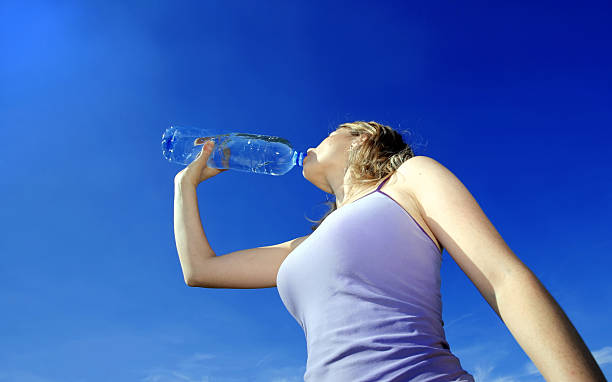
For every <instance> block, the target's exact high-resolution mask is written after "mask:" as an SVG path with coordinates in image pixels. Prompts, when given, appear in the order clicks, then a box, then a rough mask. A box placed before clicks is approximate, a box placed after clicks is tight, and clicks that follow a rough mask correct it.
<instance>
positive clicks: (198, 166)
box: [174, 140, 229, 186]
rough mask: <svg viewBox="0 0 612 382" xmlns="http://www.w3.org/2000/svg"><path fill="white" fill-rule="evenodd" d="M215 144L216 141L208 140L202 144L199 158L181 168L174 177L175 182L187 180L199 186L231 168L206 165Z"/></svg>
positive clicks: (188, 182)
mask: <svg viewBox="0 0 612 382" xmlns="http://www.w3.org/2000/svg"><path fill="white" fill-rule="evenodd" d="M214 145H215V142H214V141H210V140H209V141H206V142H205V143H204V144H203V145H202V151H200V154H199V155H198V156H197V158H196V159H194V160H193V162H191V163H189V165H187V167H185V168H184V169H183V170H181V171H180V172H179V173H178V174H176V176H175V177H174V183H177V182H183V183H185V182H186V183H187V184H190V185H193V186H197V185H198V184H200V183H202V182H203V181H205V180H206V179H208V178H212V177H213V176H215V175H217V174H219V173H221V172H223V171H227V170H229V169H227V168H225V169H217V168H212V167H208V166H207V165H206V162H207V161H208V157H209V156H210V153H211V152H212V149H213V146H214Z"/></svg>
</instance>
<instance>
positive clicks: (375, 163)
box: [306, 121, 414, 232]
mask: <svg viewBox="0 0 612 382" xmlns="http://www.w3.org/2000/svg"><path fill="white" fill-rule="evenodd" d="M338 129H348V131H349V133H350V134H351V135H354V136H362V135H364V136H366V139H365V140H364V141H363V143H361V144H360V145H357V146H352V147H351V149H349V157H348V165H347V167H346V168H345V170H344V173H345V174H346V172H347V171H349V173H350V174H351V179H352V181H351V182H350V184H351V185H354V184H361V185H371V184H376V183H378V182H379V181H380V180H381V179H383V178H385V177H386V176H387V175H389V174H392V173H393V172H394V171H395V170H397V169H398V168H399V167H400V166H401V165H402V163H404V162H405V161H406V160H408V159H410V158H412V157H414V153H413V151H412V147H411V146H410V145H409V144H407V143H406V142H404V138H403V137H402V135H401V134H400V133H399V132H397V131H396V130H394V129H392V128H391V127H389V126H385V125H382V124H380V123H377V122H374V121H370V122H364V121H355V122H350V123H343V124H341V125H339V126H338V128H337V129H336V130H338ZM346 197H347V198H348V195H347V196H346ZM324 204H326V205H328V206H329V207H330V208H329V210H328V211H327V212H326V213H325V215H324V216H323V217H322V218H321V219H319V220H310V219H308V218H306V220H308V221H310V222H312V223H315V225H313V226H312V231H313V232H314V231H315V230H316V229H317V228H318V227H319V226H320V225H321V223H323V220H325V218H326V217H328V216H329V215H330V214H331V213H332V212H334V211H335V210H336V209H337V204H336V202H335V201H326V202H324Z"/></svg>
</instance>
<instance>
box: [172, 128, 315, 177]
mask: <svg viewBox="0 0 612 382" xmlns="http://www.w3.org/2000/svg"><path fill="white" fill-rule="evenodd" d="M209 139H210V140H213V141H214V142H215V146H214V147H213V151H212V152H211V153H210V156H209V158H208V162H206V164H207V165H208V166H209V167H213V168H218V169H231V170H238V171H244V172H254V173H257V174H267V175H284V174H286V173H287V172H289V170H291V169H292V168H293V167H294V166H295V165H299V166H302V163H303V160H304V157H305V153H304V152H303V151H300V152H298V151H296V150H294V149H293V148H292V147H291V143H289V141H287V140H286V139H284V138H279V137H274V136H270V135H257V134H245V133H228V134H214V133H212V131H211V130H208V129H199V128H192V127H181V126H170V127H169V128H168V129H166V131H165V132H164V134H163V135H162V152H163V154H164V157H165V158H166V159H167V160H169V161H170V162H173V163H179V164H183V165H188V164H189V163H191V162H193V160H194V159H195V158H196V157H197V156H198V155H199V154H200V152H201V151H202V146H201V145H202V144H204V142H206V141H207V140H209Z"/></svg>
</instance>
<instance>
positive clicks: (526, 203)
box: [0, 0, 612, 382]
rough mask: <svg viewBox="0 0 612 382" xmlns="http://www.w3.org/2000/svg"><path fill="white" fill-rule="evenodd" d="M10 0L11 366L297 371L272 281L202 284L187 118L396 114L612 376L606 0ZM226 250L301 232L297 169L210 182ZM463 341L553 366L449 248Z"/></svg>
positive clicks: (123, 377)
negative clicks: (166, 142)
mask: <svg viewBox="0 0 612 382" xmlns="http://www.w3.org/2000/svg"><path fill="white" fill-rule="evenodd" d="M491 4H492V3H490V2H485V1H464V2H442V1H413V2H409V3H408V2H403V1H380V2H373V1H333V2H328V1H299V2H298V1H290V2H288V1H278V0H274V1H266V2H261V1H254V0H250V1H219V2H213V1H181V2H172V1H156V2H149V1H131V2H119V1H116V2H109V1H99V2H96V1H87V2H76V1H74V2H67V1H3V2H1V3H0V52H2V59H1V60H0V129H1V131H2V141H3V145H2V154H1V155H0V171H1V172H2V187H1V188H0V198H1V200H2V208H1V209H0V211H1V215H0V232H1V233H0V235H1V238H0V255H1V256H2V265H1V266H0V304H1V306H2V313H1V317H2V318H0V338H2V340H1V341H0V344H1V345H0V381H2V382H4V381H6V382H13V381H17V382H71V381H78V382H85V381H86V382H97V381H104V382H106V381H109V380H112V381H122V382H123V381H125V382H134V381H143V382H175V381H188V382H203V381H210V382H212V381H215V382H217V381H219V382H229V381H262V382H270V381H272V382H292V381H300V380H302V376H303V373H304V368H305V363H306V347H305V340H304V334H303V332H302V330H301V328H300V327H299V325H298V324H297V323H296V322H295V321H294V320H293V318H292V317H291V316H290V315H289V313H288V312H287V311H286V310H285V308H284V306H283V304H282V302H281V300H280V298H279V296H278V293H277V291H276V289H275V288H269V289H257V290H228V289H226V290H222V289H201V288H189V287H187V286H186V285H185V284H184V282H183V275H182V272H181V268H180V263H179V261H178V255H177V252H176V247H175V242H174V234H173V222H172V214H173V205H172V203H173V192H174V190H173V177H174V175H175V174H176V173H177V172H178V171H180V170H181V169H182V167H181V166H177V165H175V164H171V163H169V162H167V161H166V160H165V159H164V158H163V157H162V155H161V147H160V140H161V134H162V132H163V131H164V129H165V128H166V127H168V126H169V125H171V124H179V125H180V124H182V125H189V126H201V127H208V126H214V127H217V128H223V129H227V130H228V131H235V132H246V133H258V134H267V135H275V136H280V137H284V138H286V139H288V140H289V141H291V142H292V143H293V144H294V146H295V147H296V148H297V149H305V148H308V147H316V145H318V143H319V142H320V141H321V140H322V139H324V137H325V136H326V135H327V133H328V131H329V130H330V129H332V128H334V127H335V126H337V125H338V124H340V123H343V122H350V121H355V120H366V121H370V120H374V121H377V122H380V123H384V124H387V125H390V126H392V127H394V128H396V129H398V130H406V129H407V130H409V131H410V134H409V136H407V137H406V139H407V140H408V141H409V142H410V143H412V144H413V148H414V151H415V153H416V154H417V155H427V156H430V157H432V158H435V159H436V160H438V161H439V162H440V163H442V164H444V165H445V166H446V167H447V168H449V169H450V170H451V171H452V172H453V173H454V174H455V175H456V176H457V177H459V179H460V180H461V181H462V182H463V183H464V184H465V185H466V187H468V189H469V190H470V191H471V192H472V194H473V195H474V197H475V198H476V199H477V201H478V202H479V204H480V206H481V207H482V208H483V210H484V211H485V213H486V214H487V216H488V217H489V219H490V220H491V221H492V223H493V224H494V225H495V227H496V228H497V229H498V231H499V232H500V233H501V234H502V236H503V237H504V239H505V240H506V242H507V243H508V245H509V246H510V247H511V248H512V250H513V251H514V252H515V253H516V254H517V255H518V256H519V257H520V258H521V260H522V261H523V262H524V263H525V264H527V265H528V266H529V267H530V269H531V270H532V271H533V272H534V273H535V274H536V275H537V276H538V277H539V278H540V280H541V281H542V282H543V283H544V285H545V286H546V287H547V288H548V290H549V291H550V292H551V294H552V295H553V296H554V297H555V299H557V301H558V302H559V303H560V305H561V306H562V307H563V309H564V310H565V312H566V313H567V314H568V316H569V317H570V319H571V320H572V322H573V324H574V325H575V326H576V328H577V329H578V331H579V332H580V334H581V335H582V336H583V339H584V340H585V342H586V343H587V345H588V346H589V348H590V349H591V350H592V351H593V353H594V355H595V356H596V359H597V360H598V362H599V363H600V365H601V367H602V369H603V370H604V372H605V373H606V375H607V376H608V378H609V377H610V376H612V334H610V333H611V332H610V329H609V322H610V317H612V309H611V308H610V307H611V306H612V304H610V302H612V286H611V284H610V282H609V269H610V267H611V265H612V260H611V259H612V257H611V256H610V250H611V249H612V239H611V238H610V218H612V211H611V205H612V203H611V201H612V184H611V183H612V182H611V177H610V167H611V166H610V164H611V162H612V161H611V160H610V156H609V155H610V136H611V135H610V127H611V126H612V111H611V105H612V102H611V101H612V70H611V68H612V55H611V53H610V51H611V49H610V46H611V45H612V44H611V43H612V33H611V32H612V31H611V29H612V27H611V25H612V24H611V23H610V20H611V19H612V14H611V13H612V10H611V8H612V6H611V5H610V2H603V1H602V2H586V3H581V4H580V5H578V4H577V3H573V2H559V1H556V2H552V1H550V2H545V1H541V2H497V3H494V5H491ZM198 195H199V205H200V213H201V216H202V221H203V227H204V230H205V232H206V235H207V237H208V239H209V241H210V242H211V245H212V246H213V249H214V250H215V252H216V253H217V254H218V255H223V254H226V253H229V252H232V251H236V250H241V249H246V248H252V247H257V246H263V245H271V244H276V243H280V242H283V241H286V240H289V239H291V238H294V237H298V236H303V235H305V234H307V233H309V232H310V226H311V223H310V222H308V221H307V220H306V219H305V218H304V215H307V216H309V217H310V218H317V217H319V216H320V214H321V213H322V212H324V209H322V207H321V206H317V203H319V202H322V201H325V200H326V196H327V195H326V194H325V193H324V192H323V191H321V190H319V189H318V188H316V187H315V186H313V185H312V184H311V183H309V182H308V181H307V180H305V179H304V177H303V176H302V173H301V168H294V169H293V170H292V171H291V172H289V173H288V174H286V175H285V176H279V177H275V176H267V175H258V174H248V173H244V172H236V171H228V172H225V173H222V174H221V175H219V176H217V177H215V178H213V179H211V180H209V181H207V182H205V183H203V184H202V185H200V186H199V188H198ZM443 259H444V260H443V266H442V296H443V304H444V311H443V319H444V322H445V324H446V325H445V330H446V334H447V339H448V341H449V343H450V346H451V350H452V351H453V353H455V354H456V355H457V356H458V357H459V359H460V360H461V363H462V366H463V367H464V368H465V369H466V370H467V371H469V372H470V373H472V374H473V375H474V376H475V377H476V378H477V380H479V381H498V382H501V381H505V382H508V381H542V380H543V379H542V378H541V377H540V376H539V375H538V373H537V371H536V370H535V369H534V367H533V365H532V364H531V363H530V361H529V358H528V357H527V356H526V355H525V353H524V352H523V350H522V349H521V347H520V346H519V345H518V343H517V342H516V341H515V340H514V338H513V337H512V335H511V334H510V332H509V331H508V330H507V329H506V327H505V325H504V324H503V322H502V321H501V320H499V318H498V317H497V316H496V315H495V313H494V312H493V311H492V310H491V308H490V307H489V306H488V305H487V304H486V302H485V300H484V299H483V298H482V297H481V296H480V294H479V293H478V291H477V289H476V288H475V287H474V286H473V284H472V283H471V281H470V280H469V279H468V278H467V277H466V276H465V274H463V273H462V271H461V269H460V268H459V267H458V266H457V265H456V263H455V262H454V261H453V260H452V257H450V256H449V254H448V253H447V252H446V251H445V252H444V256H443Z"/></svg>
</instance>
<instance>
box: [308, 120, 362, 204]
mask: <svg viewBox="0 0 612 382" xmlns="http://www.w3.org/2000/svg"><path fill="white" fill-rule="evenodd" d="M366 138H367V137H366V136H364V135H360V136H359V135H352V134H351V132H350V131H349V130H348V129H346V128H338V129H337V130H335V131H333V132H332V133H330V134H329V135H328V136H327V137H326V138H325V139H324V140H323V141H321V143H319V145H318V146H317V147H315V148H310V149H308V150H307V151H308V156H307V157H306V158H305V159H304V162H303V170H302V174H303V175H304V178H306V179H307V180H308V181H309V182H310V183H312V184H314V185H315V186H316V187H317V188H320V189H321V190H323V191H325V192H327V193H328V194H334V195H335V196H336V205H337V208H340V207H341V206H343V205H345V204H348V203H350V202H351V201H353V200H355V199H358V198H359V197H360V196H362V195H364V194H367V192H368V191H370V189H371V186H370V187H363V186H360V185H351V184H350V183H351V181H352V177H351V174H350V173H349V172H348V171H347V172H346V173H345V168H346V167H347V164H348V158H349V150H350V149H351V148H354V147H355V146H357V145H359V144H361V143H362V142H364V141H365V140H366Z"/></svg>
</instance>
